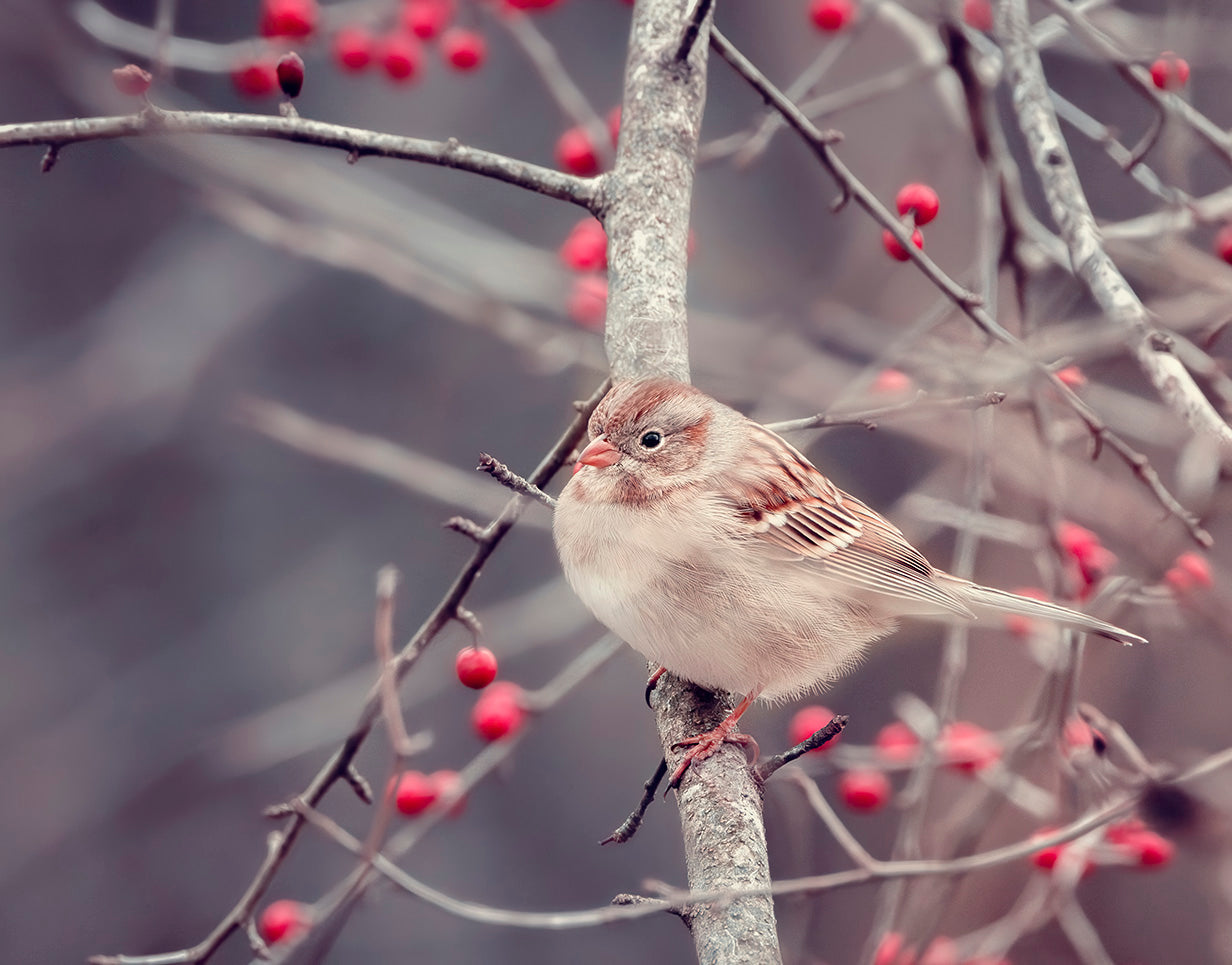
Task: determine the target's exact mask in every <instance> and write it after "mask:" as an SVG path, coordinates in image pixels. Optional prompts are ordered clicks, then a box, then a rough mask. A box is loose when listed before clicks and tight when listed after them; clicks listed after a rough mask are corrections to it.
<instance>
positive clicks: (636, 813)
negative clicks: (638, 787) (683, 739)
mask: <svg viewBox="0 0 1232 965" xmlns="http://www.w3.org/2000/svg"><path fill="white" fill-rule="evenodd" d="M666 776H667V758H666V757H661V758H659V766H658V767H656V768H655V772H654V774H652V775H651V776H650V779H649V780H648V781H647V782H646V783H645V784H643V785H642V799H641V800H640V801H638V802H637V807H635V808H634V809H633V811H632V812H631V813H630V814H629V816H628V817H627V818H625V819H624V821H622V822H621V823H620V827H618V828H617V829H616V830H615V831H613V832H612V833H611V834H609V835H608V836H607V837H606V838H604V839H603V840H602V841H600V842H599V843H600V844H624V843H625V842H626V841H628V840H629V839H630V838H631V837H633V835H635V834H637V829H638V828H640V827H641V826H642V818H643V817H645V815H646V809H647V808H648V807H650V805H651V804H652V803H653V802H654V799H655V794H657V793H658V791H659V785H660V784H662V783H663V778H664V777H666Z"/></svg>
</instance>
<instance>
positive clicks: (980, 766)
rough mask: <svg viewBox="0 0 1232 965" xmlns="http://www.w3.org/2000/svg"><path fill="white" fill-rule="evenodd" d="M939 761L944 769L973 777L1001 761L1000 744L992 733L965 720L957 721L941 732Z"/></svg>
mask: <svg viewBox="0 0 1232 965" xmlns="http://www.w3.org/2000/svg"><path fill="white" fill-rule="evenodd" d="M940 746H941V759H942V760H943V761H944V762H945V765H946V767H949V768H951V769H953V770H955V771H961V772H963V773H966V774H974V773H975V772H976V771H982V770H984V769H985V768H988V767H991V766H992V765H993V764H995V763H996V762H997V761H998V760H1000V759H1001V742H1000V741H999V740H998V739H997V736H996V735H995V734H991V733H989V732H988V731H986V730H984V728H983V727H981V726H980V725H979V724H973V723H971V721H968V720H956V721H954V723H952V724H947V725H946V726H945V728H943V729H942V731H941V745H940Z"/></svg>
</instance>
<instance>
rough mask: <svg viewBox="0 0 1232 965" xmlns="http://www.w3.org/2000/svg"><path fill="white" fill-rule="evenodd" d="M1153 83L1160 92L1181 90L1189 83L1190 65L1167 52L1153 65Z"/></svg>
mask: <svg viewBox="0 0 1232 965" xmlns="http://www.w3.org/2000/svg"><path fill="white" fill-rule="evenodd" d="M1151 81H1152V83H1154V84H1155V86H1156V87H1158V88H1159V89H1160V90H1180V89H1181V88H1182V87H1184V86H1185V85H1186V84H1187V83H1189V64H1188V62H1187V61H1186V60H1185V59H1184V58H1183V57H1178V56H1177V55H1176V54H1174V53H1173V52H1172V51H1170V50H1166V51H1164V52H1163V53H1162V54H1160V55H1159V57H1158V58H1157V59H1156V61H1155V62H1154V63H1153V64H1151Z"/></svg>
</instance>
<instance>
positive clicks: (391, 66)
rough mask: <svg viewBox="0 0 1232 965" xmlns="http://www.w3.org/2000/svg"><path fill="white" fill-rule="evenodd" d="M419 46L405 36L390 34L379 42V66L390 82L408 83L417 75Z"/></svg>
mask: <svg viewBox="0 0 1232 965" xmlns="http://www.w3.org/2000/svg"><path fill="white" fill-rule="evenodd" d="M419 61H420V51H419V44H418V43H417V42H416V41H415V40H414V38H412V37H408V36H406V35H405V34H397V33H396V34H390V35H389V36H387V37H386V38H385V39H384V40H383V41H382V42H381V66H382V67H384V68H385V73H386V74H387V75H388V76H389V79H390V80H393V81H396V82H398V83H409V82H410V81H412V80H414V79H415V75H416V74H417V73H419Z"/></svg>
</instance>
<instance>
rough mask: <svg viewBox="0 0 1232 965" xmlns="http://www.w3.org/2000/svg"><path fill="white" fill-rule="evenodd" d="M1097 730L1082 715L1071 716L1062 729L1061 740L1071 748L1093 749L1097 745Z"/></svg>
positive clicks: (1077, 749) (1078, 749)
mask: <svg viewBox="0 0 1232 965" xmlns="http://www.w3.org/2000/svg"><path fill="white" fill-rule="evenodd" d="M1095 738H1096V731H1095V728H1093V727H1092V726H1091V725H1090V724H1088V723H1087V722H1086V721H1085V720H1083V719H1082V718H1081V717H1071V718H1070V719H1069V720H1067V721H1066V722H1065V727H1064V728H1062V730H1061V740H1062V741H1063V742H1064V744H1065V746H1066V747H1067V748H1069V749H1070V750H1075V751H1081V750H1091V748H1093V747H1094V746H1095Z"/></svg>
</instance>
